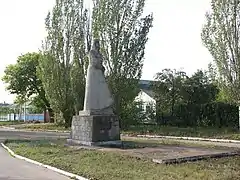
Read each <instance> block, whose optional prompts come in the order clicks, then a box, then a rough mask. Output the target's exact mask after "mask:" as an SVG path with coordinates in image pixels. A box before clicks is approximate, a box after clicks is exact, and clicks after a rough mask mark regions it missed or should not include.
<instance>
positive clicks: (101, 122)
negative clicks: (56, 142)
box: [67, 112, 122, 146]
mask: <svg viewBox="0 0 240 180" xmlns="http://www.w3.org/2000/svg"><path fill="white" fill-rule="evenodd" d="M67 143H68V144H70V145H80V146H81V145H86V146H102V145H103V146H104V145H106V146H121V144H122V142H121V140H120V128H119V120H118V117H117V116H116V115H113V114H99V113H97V114H96V113H89V112H80V113H79V115H78V116H73V119H72V127H71V133H70V138H69V139H67Z"/></svg>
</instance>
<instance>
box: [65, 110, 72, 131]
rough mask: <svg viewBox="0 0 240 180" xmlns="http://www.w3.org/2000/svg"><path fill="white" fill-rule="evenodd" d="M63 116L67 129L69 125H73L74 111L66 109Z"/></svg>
mask: <svg viewBox="0 0 240 180" xmlns="http://www.w3.org/2000/svg"><path fill="white" fill-rule="evenodd" d="M63 118H64V121H65V123H64V127H65V128H66V129H67V128H69V127H71V125H72V113H71V112H69V111H65V112H63Z"/></svg>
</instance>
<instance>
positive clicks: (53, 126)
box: [15, 123, 70, 131]
mask: <svg viewBox="0 0 240 180" xmlns="http://www.w3.org/2000/svg"><path fill="white" fill-rule="evenodd" d="M15 128H16V129H28V130H36V131H46V130H54V131H66V130H70V128H68V129H66V128H65V127H64V126H61V125H58V124H54V123H46V124H44V123H40V124H24V125H21V126H16V127H15Z"/></svg>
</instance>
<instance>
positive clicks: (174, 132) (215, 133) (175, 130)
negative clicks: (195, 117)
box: [123, 125, 240, 140]
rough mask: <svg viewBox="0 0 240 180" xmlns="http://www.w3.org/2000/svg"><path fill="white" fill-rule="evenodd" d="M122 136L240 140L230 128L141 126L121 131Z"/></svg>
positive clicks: (237, 132) (239, 132) (239, 136)
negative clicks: (147, 135)
mask: <svg viewBox="0 0 240 180" xmlns="http://www.w3.org/2000/svg"><path fill="white" fill-rule="evenodd" d="M123 133H124V134H129V135H133V136H134V135H137V134H142V135H145V134H149V135H162V136H184V137H203V138H223V139H236V140H240V131H238V130H237V129H230V128H213V127H211V128H210V127H196V128H192V127H188V128H180V127H171V126H157V125H155V126H153V125H145V126H144V125H142V126H135V127H131V128H129V129H128V130H125V131H123Z"/></svg>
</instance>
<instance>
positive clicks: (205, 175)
mask: <svg viewBox="0 0 240 180" xmlns="http://www.w3.org/2000/svg"><path fill="white" fill-rule="evenodd" d="M7 145H8V146H9V147H10V148H11V149H12V150H14V151H15V152H16V153H17V154H20V155H22V156H25V157H28V158H31V159H34V160H37V161H40V162H42V163H45V164H48V165H52V166H55V167H57V168H60V169H63V170H66V171H69V172H72V173H75V174H78V175H81V176H84V177H86V178H90V179H92V180H93V179H98V180H109V179H113V180H123V179H126V180H128V179H132V180H183V179H184V180H193V179H194V180H202V179H204V180H227V179H229V180H237V179H239V177H240V171H239V169H240V157H231V158H222V159H217V160H216V159H215V160H214V159H211V160H210V159H209V160H206V161H199V162H193V163H185V164H178V165H159V164H155V163H152V162H151V160H147V159H139V158H135V157H130V156H127V155H123V154H120V153H117V152H102V151H96V150H76V149H73V148H69V147H65V146H64V145H63V142H62V141H60V140H59V141H56V142H54V143H53V142H49V141H47V140H44V141H26V140H25V141H9V142H8V144H7Z"/></svg>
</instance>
